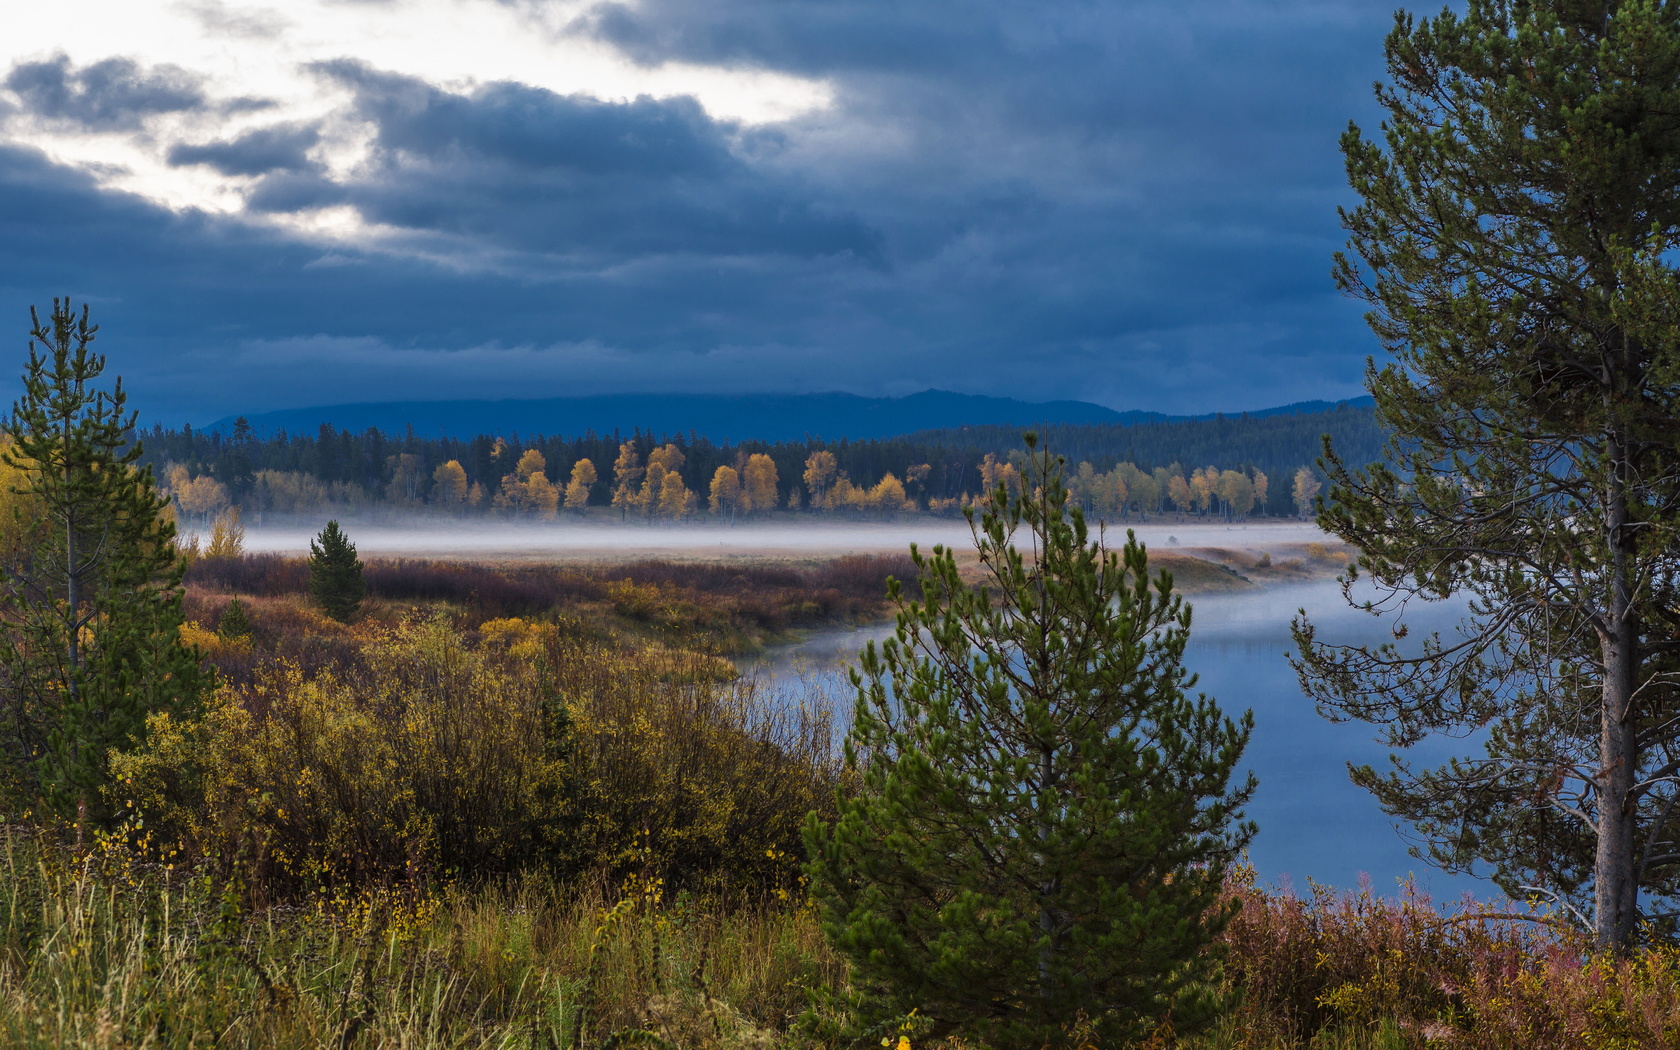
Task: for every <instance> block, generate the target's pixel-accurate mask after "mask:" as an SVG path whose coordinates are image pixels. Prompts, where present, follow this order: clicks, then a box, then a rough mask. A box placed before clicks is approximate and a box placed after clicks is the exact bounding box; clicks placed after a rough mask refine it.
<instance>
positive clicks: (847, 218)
mask: <svg viewBox="0 0 1680 1050" xmlns="http://www.w3.org/2000/svg"><path fill="white" fill-rule="evenodd" d="M318 71H319V72H320V74H321V75H323V76H327V77H330V78H332V79H334V80H336V81H338V82H340V83H343V84H345V85H347V86H349V87H351V88H352V89H353V90H354V93H355V114H356V116H358V117H359V118H360V119H362V120H364V121H366V122H368V123H369V124H371V125H372V126H373V127H374V128H375V129H376V133H375V137H374V158H373V163H372V165H371V166H370V168H371V170H369V171H366V172H363V173H360V174H359V175H358V177H357V178H356V179H355V180H354V181H353V182H348V183H337V182H333V181H331V180H329V179H328V178H326V177H325V176H324V175H323V176H321V177H319V178H317V179H315V180H309V179H299V178H291V177H285V178H276V179H274V180H273V181H272V183H271V184H265V185H263V186H261V187H259V189H258V191H257V192H256V194H255V196H254V197H253V198H252V205H253V206H254V207H256V208H259V209H264V210H268V211H295V210H299V209H303V208H310V207H320V206H323V205H327V204H349V205H351V206H353V207H355V208H356V209H357V211H359V212H360V213H361V214H362V216H363V217H364V218H366V219H367V220H369V221H371V222H376V223H380V224H383V225H387V226H392V227H397V228H399V229H403V230H410V231H414V232H416V233H419V234H443V235H449V236H454V237H467V238H472V239H475V240H477V241H479V242H481V243H482V245H483V246H484V247H486V248H488V249H501V250H512V251H517V252H528V253H536V254H539V255H558V256H568V257H586V258H596V259H602V260H606V261H616V260H622V259H625V258H630V257H634V256H639V255H645V254H664V253H685V254H705V255H725V256H742V255H761V254H768V255H795V256H822V255H837V254H845V255H850V256H855V257H857V258H860V259H867V260H874V259H875V258H877V256H878V254H879V248H878V236H877V234H876V233H875V232H874V231H872V230H870V229H869V228H868V227H866V226H865V225H864V224H863V223H862V222H860V221H859V220H858V219H857V218H856V217H854V216H853V215H850V214H847V213H845V212H842V211H837V210H834V209H832V208H829V207H827V206H825V205H824V203H823V202H822V201H820V200H817V199H814V197H813V194H812V193H811V192H810V191H809V190H808V189H805V188H804V187H802V186H801V185H800V184H799V181H798V180H797V179H794V178H790V177H785V176H782V177H777V176H773V175H767V174H765V173H763V172H761V171H758V170H755V169H754V168H753V167H752V166H750V165H749V164H748V163H746V162H745V161H744V160H742V159H741V158H739V157H737V156H736V155H735V153H734V152H733V150H732V149H731V145H730V138H731V136H732V135H733V133H734V131H735V129H734V128H733V127H731V126H729V125H726V124H722V123H719V122H717V121H715V120H713V119H712V118H710V117H708V116H707V115H706V113H705V111H704V110H702V109H701V108H700V106H699V105H698V104H697V103H696V102H695V101H694V100H693V99H691V98H672V99H661V100H655V99H651V98H646V97H643V98H638V99H635V100H633V101H630V102H603V101H600V100H598V99H594V98H589V97H585V96H575V95H574V96H566V95H557V94H555V93H553V92H551V91H546V90H543V89H540V88H532V87H527V86H524V85H520V84H511V83H496V84H489V85H486V86H484V87H482V88H480V89H478V90H477V91H475V92H473V93H472V94H454V93H450V92H446V91H442V90H439V89H437V88H434V87H431V86H429V85H427V84H425V83H424V82H422V81H419V80H416V79H414V78H410V77H401V76H394V75H391V74H387V73H380V72H376V71H373V70H370V69H368V68H366V67H364V66H361V65H358V64H355V63H350V62H335V63H329V64H326V65H323V66H321V67H319V68H318Z"/></svg>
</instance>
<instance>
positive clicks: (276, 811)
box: [115, 604, 837, 897]
mask: <svg viewBox="0 0 1680 1050" xmlns="http://www.w3.org/2000/svg"><path fill="white" fill-rule="evenodd" d="M271 608H277V609H279V610H281V611H284V610H286V609H287V608H288V607H287V606H285V605H283V604H282V605H277V606H273V605H270V606H269V607H265V609H264V614H265V615H264V616H259V617H258V618H257V621H258V626H257V629H256V633H257V634H258V635H260V634H261V633H262V632H263V630H264V628H263V626H262V621H263V620H264V619H266V613H267V612H269V611H271ZM316 626H317V627H318V628H319V629H322V630H324V631H327V632H337V633H336V634H330V635H329V636H330V637H331V638H333V639H335V640H336V644H339V645H343V646H346V647H348V648H349V649H350V650H351V651H353V653H354V659H345V660H341V661H335V662H332V663H329V664H328V665H326V666H324V667H321V668H317V669H314V670H307V669H305V668H304V667H302V666H300V665H299V664H298V663H297V662H296V661H292V660H287V659H280V660H273V661H270V662H267V663H259V664H258V665H257V666H256V667H255V669H254V670H252V671H251V674H250V678H249V680H248V681H246V682H243V683H241V682H237V681H228V682H225V683H224V685H223V686H222V688H221V689H220V691H219V692H218V693H217V695H216V697H215V699H214V701H213V702H212V704H211V705H210V707H209V710H208V711H207V712H206V714H205V715H204V717H203V718H201V719H197V720H191V721H187V720H181V719H170V718H161V719H158V720H155V722H154V724H153V725H152V727H151V728H152V731H153V733H154V734H155V736H154V742H153V745H152V746H151V747H150V748H148V749H146V750H144V751H135V752H130V753H127V754H123V755H119V756H118V757H117V759H116V760H115V761H116V768H118V769H119V770H120V771H121V775H122V776H123V778H124V781H123V784H122V791H123V792H124V794H125V796H126V797H130V798H133V799H135V800H137V801H138V803H139V804H140V806H141V808H142V809H143V811H144V812H146V813H147V814H148V816H149V817H150V818H151V819H152V821H153V823H154V824H155V825H156V826H157V827H159V828H160V829H162V830H165V831H167V832H168V834H169V835H170V836H171V837H173V838H180V839H183V840H186V841H189V842H196V843H197V844H198V845H199V847H200V848H201V849H203V850H206V851H209V852H212V853H216V854H219V855H221V856H223V857H224V858H227V859H229V860H230V861H231V860H232V859H233V858H236V857H240V858H242V860H243V862H244V863H245V864H247V865H249V866H250V868H251V870H252V872H253V885H254V888H257V889H260V891H261V892H262V893H264V894H268V895H271V896H272V895H277V896H282V897H283V896H288V895H292V894H295V893H297V892H299V891H301V890H304V889H307V888H308V887H311V886H319V885H329V884H352V885H353V884H368V883H376V882H382V881H389V880H393V879H395V880H419V881H422V882H424V881H426V880H427V879H428V878H431V877H433V876H440V877H445V878H450V879H454V878H467V879H470V880H478V879H482V878H485V877H488V876H496V875H503V874H507V873H511V872H515V871H519V870H524V869H531V868H542V869H545V870H548V871H551V872H554V873H556V874H560V875H572V874H580V873H583V872H585V871H605V872H607V873H609V874H610V875H611V876H612V877H613V878H619V877H622V876H624V875H626V874H628V873H631V872H636V873H640V874H643V875H645V876H647V877H650V878H662V879H665V880H667V881H668V882H669V883H670V884H671V885H672V886H692V887H711V888H717V889H720V890H729V891H731V892H736V891H740V892H749V891H750V892H751V893H752V894H754V895H756V894H758V893H761V892H764V891H771V892H774V891H781V892H782V893H784V894H785V893H787V892H788V891H789V890H790V889H791V888H792V887H793V885H794V883H795V882H796V878H797V874H796V873H797V868H798V865H799V863H800V862H801V860H802V858H803V854H802V851H801V849H800V825H801V822H802V821H803V819H804V816H805V814H806V813H807V812H809V811H810V810H812V809H823V810H827V809H829V808H831V807H832V805H833V802H832V800H833V791H834V787H835V785H836V782H837V780H836V778H837V772H836V763H835V762H834V761H833V757H832V748H831V747H830V741H831V739H832V731H831V729H830V727H829V724H828V722H827V721H826V720H825V719H823V718H820V717H817V716H816V715H814V714H812V713H811V712H809V711H806V710H804V709H802V708H801V707H800V706H799V705H797V704H788V703H785V702H783V701H784V700H785V698H772V697H770V696H768V695H767V694H766V693H764V692H763V691H762V690H761V689H760V688H759V687H758V686H757V684H756V683H753V682H750V681H736V680H735V675H734V669H733V667H732V666H731V665H729V664H728V662H727V661H723V660H720V659H719V658H717V657H715V656H710V655H706V654H698V653H689V652H684V651H682V650H675V649H668V648H664V647H660V646H653V647H644V648H636V649H624V648H609V647H605V646H602V645H600V644H598V643H591V642H582V641H579V640H576V639H567V638H564V637H563V636H562V635H561V632H560V631H559V630H558V629H557V628H556V627H555V626H554V625H552V624H540V623H533V622H530V621H526V620H521V619H517V618H501V619H497V620H490V621H486V622H485V623H483V624H481V625H480V627H479V629H478V631H477V637H478V638H479V644H478V645H477V646H476V647H473V646H470V645H469V644H468V638H467V636H464V635H463V634H461V633H460V632H458V631H456V630H455V629H454V628H453V627H452V626H451V625H450V623H449V621H448V619H447V618H444V617H436V618H433V619H430V620H426V621H409V622H405V623H403V624H401V625H399V626H397V627H394V628H381V627H378V626H377V625H372V624H364V625H360V626H358V627H355V628H343V627H339V626H337V625H336V624H331V623H330V622H329V621H325V620H322V619H319V618H317V623H316ZM191 631H192V635H191V637H192V639H193V640H195V641H198V642H200V643H201V644H206V645H208V646H211V647H212V656H213V657H223V656H233V657H237V656H238V654H237V653H230V652H228V651H227V650H230V649H231V648H232V647H235V646H238V645H241V644H243V645H247V646H248V645H249V644H250V643H249V642H248V641H246V642H241V641H238V640H228V639H221V638H219V637H218V636H217V635H214V634H211V633H210V632H208V631H203V630H200V629H198V628H196V627H194V628H192V629H191ZM215 647H220V648H215Z"/></svg>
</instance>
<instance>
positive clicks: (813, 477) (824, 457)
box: [805, 449, 839, 510]
mask: <svg viewBox="0 0 1680 1050" xmlns="http://www.w3.org/2000/svg"><path fill="white" fill-rule="evenodd" d="M838 469H839V468H838V465H837V464H836V463H835V462H834V453H832V452H830V451H828V450H827V449H819V450H817V451H816V452H813V453H811V454H810V455H809V456H806V457H805V491H807V492H809V493H810V494H811V509H812V510H818V509H821V508H823V507H826V506H827V505H828V504H827V503H826V502H825V500H824V498H823V497H824V496H825V495H826V494H827V493H828V487H829V485H831V484H833V483H834V475H835V472H836V471H837V470H838Z"/></svg>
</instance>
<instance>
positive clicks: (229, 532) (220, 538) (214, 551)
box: [204, 506, 245, 558]
mask: <svg viewBox="0 0 1680 1050" xmlns="http://www.w3.org/2000/svg"><path fill="white" fill-rule="evenodd" d="M244 553H245V525H244V523H243V522H241V521H240V520H239V508H238V507H232V506H230V507H228V508H226V509H225V510H223V511H222V512H221V513H220V514H218V515H217V516H216V520H215V521H214V522H212V523H211V525H210V545H209V546H208V547H206V548H204V556H205V557H206V558H237V557H239V556H240V555H241V554H244Z"/></svg>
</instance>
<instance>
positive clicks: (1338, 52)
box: [0, 0, 1393, 424]
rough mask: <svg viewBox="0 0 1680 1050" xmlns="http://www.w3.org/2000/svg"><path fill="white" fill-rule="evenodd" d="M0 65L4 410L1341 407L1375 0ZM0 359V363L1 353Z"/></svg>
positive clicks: (162, 44)
mask: <svg viewBox="0 0 1680 1050" xmlns="http://www.w3.org/2000/svg"><path fill="white" fill-rule="evenodd" d="M7 7H8V8H9V10H8V11H7V29H8V31H7V33H6V34H4V36H3V37H0V238H3V241H0V244H3V247H0V352H3V353H4V354H6V355H9V356H8V357H5V358H0V398H4V399H5V400H6V401H10V399H11V398H13V397H15V396H16V394H17V390H18V383H17V381H16V379H15V376H16V375H17V374H18V373H20V372H21V370H22V366H23V363H24V360H25V354H26V350H25V347H26V341H27V340H26V336H27V330H28V327H29V320H28V308H29V306H30V305H31V304H39V305H40V306H42V307H43V308H44V307H45V306H46V305H47V304H48V303H50V301H51V299H52V297H53V296H55V295H69V296H71V297H72V298H73V299H74V300H75V301H77V302H78V303H82V302H86V303H88V304H90V306H91V311H92V318H93V320H94V321H95V322H96V323H98V324H99V325H101V328H102V331H101V333H100V337H99V341H98V342H97V343H96V347H97V348H98V349H101V350H103V351H104V352H105V353H106V354H107V355H108V358H109V369H110V371H111V372H113V373H120V374H121V375H122V376H123V377H124V381H125V385H126V387H127V389H128V390H129V391H130V394H131V397H132V399H133V400H132V403H133V404H135V405H137V406H138V407H140V409H141V410H142V412H143V415H144V417H145V418H148V419H151V420H155V421H161V422H165V423H170V424H174V423H178V422H194V423H199V422H203V421H207V420H211V419H216V418H220V417H222V416H226V415H231V414H235V413H240V412H260V411H267V410H272V409H279V408H291V407H301V406H310V405H320V404H333V403H342V402H351V401H385V400H393V401H394V400H443V399H452V398H506V397H563V396H574V395H588V394H602V393H620V392H642V391H647V392H717V393H739V392H782V391H785V392H809V391H828V390H842V391H848V392H851V393H857V394H864V395H873V396H880V395H902V394H908V393H912V392H915V391H918V390H923V389H927V388H929V387H933V388H939V389H946V390H956V391H961V392H966V393H975V394H989V395H997V396H1009V397H1017V398H1026V399H1029V400H1050V399H1057V398H1073V399H1079V400H1086V401H1094V402H1097V403H1099V404H1104V405H1107V406H1109V407H1112V408H1117V409H1151V410H1157V411H1164V412H1172V413H1200V412H1212V411H1240V410H1243V409H1251V408H1262V407H1267V406H1271V405H1278V404H1284V403H1288V402H1292V401H1299V400H1306V399H1311V398H1340V397H1348V396H1353V395H1357V394H1359V393H1361V382H1362V377H1363V370H1364V363H1365V359H1366V357H1367V356H1368V355H1370V354H1371V353H1373V352H1374V350H1375V344H1374V342H1373V340H1372V338H1371V336H1370V335H1369V333H1368V332H1367V331H1366V329H1365V328H1364V325H1363V322H1362V321H1361V319H1360V317H1361V308H1360V304H1358V303H1356V302H1353V301H1350V300H1348V299H1347V298H1345V297H1343V296H1341V295H1340V294H1339V293H1337V292H1336V290H1335V288H1334V287H1333V285H1332V284H1331V281H1330V278H1329V270H1330V264H1331V253H1332V252H1334V251H1335V250H1336V249H1337V248H1338V247H1339V246H1340V244H1341V241H1342V235H1341V230H1340V226H1339V221H1338V218H1337V214H1336V209H1337V207H1338V206H1339V205H1348V204H1350V203H1351V198H1350V192H1349V191H1348V189H1347V188H1346V183H1345V179H1344V173H1343V168H1342V163H1341V157H1340V153H1339V151H1338V147H1337V138H1338V136H1339V135H1340V133H1341V132H1342V130H1343V129H1344V128H1345V127H1346V126H1347V123H1348V121H1349V120H1350V119H1355V120H1358V121H1359V122H1360V123H1361V124H1362V125H1364V126H1367V127H1372V126H1374V125H1375V123H1376V119H1377V118H1376V116H1375V113H1374V106H1373V103H1372V101H1371V85H1372V82H1373V81H1374V80H1375V79H1377V77H1378V76H1379V75H1380V74H1381V47H1382V39H1383V36H1384V34H1385V32H1386V31H1387V29H1388V28H1389V26H1390V25H1392V17H1393V16H1392V9H1391V8H1390V7H1389V6H1388V5H1386V4H1382V3H1372V2H1370V0H1162V2H1157V0H1107V2H1063V0H1034V2H1032V3H984V2H983V3H976V2H974V0H823V2H814V0H631V2H620V0H565V2H559V0H285V2H283V3H243V2H238V0H179V2H176V0H54V2H53V3H51V4H43V3H28V4H26V3H21V2H13V3H8V4H7ZM8 359H9V360H10V361H11V362H12V364H11V366H9V367H8V366H6V364H5V361H6V360H8Z"/></svg>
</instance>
